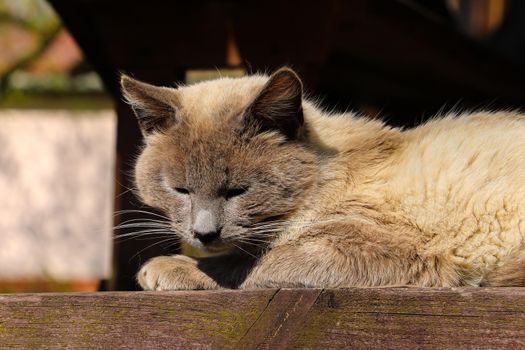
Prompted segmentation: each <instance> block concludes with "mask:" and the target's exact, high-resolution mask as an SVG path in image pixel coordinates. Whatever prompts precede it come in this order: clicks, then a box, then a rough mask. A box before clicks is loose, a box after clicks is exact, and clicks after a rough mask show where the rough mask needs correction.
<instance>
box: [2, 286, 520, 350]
mask: <svg viewBox="0 0 525 350" xmlns="http://www.w3.org/2000/svg"><path fill="white" fill-rule="evenodd" d="M51 348H52V349H57V348H67V349H80V348H86V349H123V348H140V349H160V348H169V349H216V348H218V349H222V348H233V349H257V348H264V349H285V348H290V349H292V348H299V349H323V348H324V349H348V348H352V349H360V348H392V349H410V348H428V349H435V348H440V349H444V348H450V349H464V348H476V349H494V348H511V349H512V348H514V349H519V348H525V288H478V289H475V288H459V289H445V288H443V289H421V288H369V289H341V290H316V289H306V290H301V289H293V290H291V289H283V290H279V291H278V290H253V291H189V292H113V293H64V294H56V293H55V294H49V293H47V294H12V295H9V294H4V295H0V349H51Z"/></svg>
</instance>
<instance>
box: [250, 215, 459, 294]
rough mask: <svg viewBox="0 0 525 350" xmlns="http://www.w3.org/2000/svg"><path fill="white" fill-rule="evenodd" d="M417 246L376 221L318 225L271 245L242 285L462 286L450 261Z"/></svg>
mask: <svg viewBox="0 0 525 350" xmlns="http://www.w3.org/2000/svg"><path fill="white" fill-rule="evenodd" d="M416 249H417V247H416V245H415V244H414V243H413V242H411V241H410V240H408V239H407V238H405V237H403V235H402V234H395V235H394V234H392V232H391V231H390V230H389V229H388V228H382V227H380V226H378V225H374V224H362V223H359V224H356V223H344V222H343V223H337V224H331V225H324V226H319V227H315V228H311V229H309V230H308V231H305V232H304V233H302V234H301V235H300V236H299V237H297V238H295V239H293V240H290V241H288V242H284V243H283V244H280V245H278V246H276V247H274V248H273V249H271V250H270V251H269V252H268V253H267V254H266V255H265V256H264V257H263V258H262V259H261V260H260V261H259V262H258V263H257V264H256V266H255V267H254V268H253V269H252V271H251V272H250V274H249V275H248V276H247V278H246V280H245V281H244V282H243V283H242V284H241V286H240V288H243V289H250V288H294V287H311V288H315V287H317V288H341V287H357V286H360V287H365V286H400V285H418V286H449V285H457V284H458V283H457V281H458V280H457V278H458V275H457V273H456V272H455V271H454V269H451V266H450V264H448V263H447V262H446V261H445V260H444V259H441V258H437V257H435V256H434V257H426V258H423V257H421V256H420V255H419V254H418V252H417V250H416Z"/></svg>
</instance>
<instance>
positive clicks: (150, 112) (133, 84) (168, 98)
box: [120, 74, 177, 136]
mask: <svg viewBox="0 0 525 350" xmlns="http://www.w3.org/2000/svg"><path fill="white" fill-rule="evenodd" d="M120 86H121V88H122V95H123V96H124V98H125V99H126V101H127V102H128V103H129V104H130V106H131V108H132V109H133V112H135V115H136V116H137V120H138V122H139V126H140V129H141V131H142V134H143V135H144V136H147V135H150V134H152V133H154V132H156V131H163V130H166V129H167V128H169V127H170V126H172V125H174V124H175V123H176V121H177V116H176V106H177V95H176V92H175V90H174V89H172V88H167V87H159V86H153V85H150V84H147V83H143V82H141V81H138V80H135V79H133V78H130V77H128V76H127V75H124V74H123V75H122V76H121V78H120Z"/></svg>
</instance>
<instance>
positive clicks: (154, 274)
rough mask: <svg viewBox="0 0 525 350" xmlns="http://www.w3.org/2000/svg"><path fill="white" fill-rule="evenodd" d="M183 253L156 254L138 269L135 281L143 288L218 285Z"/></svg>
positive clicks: (176, 288) (173, 288) (186, 287)
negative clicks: (156, 255)
mask: <svg viewBox="0 0 525 350" xmlns="http://www.w3.org/2000/svg"><path fill="white" fill-rule="evenodd" d="M197 264H198V261H197V260H195V259H192V258H190V257H187V256H184V255H173V256H158V257H155V258H153V259H150V260H149V261H148V262H146V263H145V264H144V265H143V266H142V267H141V268H140V270H139V272H138V274H137V281H138V283H139V285H140V286H141V287H142V289H144V290H158V291H160V290H185V289H186V290H187V289H217V288H219V285H218V284H217V282H216V281H214V280H213V279H212V278H210V277H209V276H207V275H206V274H205V273H203V272H202V271H201V270H199V268H198V267H197Z"/></svg>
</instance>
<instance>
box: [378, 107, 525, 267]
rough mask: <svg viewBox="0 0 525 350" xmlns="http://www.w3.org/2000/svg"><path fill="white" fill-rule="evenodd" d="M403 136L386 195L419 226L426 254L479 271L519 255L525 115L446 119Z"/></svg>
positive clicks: (523, 230) (523, 235)
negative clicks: (437, 255)
mask: <svg viewBox="0 0 525 350" xmlns="http://www.w3.org/2000/svg"><path fill="white" fill-rule="evenodd" d="M405 136H406V144H405V148H404V150H403V151H402V152H400V153H399V155H398V156H397V158H396V159H395V162H394V163H395V165H394V166H393V167H392V169H391V170H390V173H389V178H388V181H387V183H388V190H387V192H386V193H387V194H386V197H387V202H390V203H391V205H392V208H395V209H393V210H394V211H396V212H397V214H398V215H401V216H402V217H404V218H405V219H406V220H407V222H409V223H411V224H413V225H414V226H415V227H417V228H418V229H419V230H421V234H422V241H424V242H425V245H426V246H425V251H426V252H427V253H428V254H434V253H435V254H443V253H446V254H450V257H451V259H453V260H454V261H455V262H456V263H458V264H462V265H464V266H468V268H469V269H472V268H473V267H475V268H478V269H480V270H484V269H487V268H490V266H494V265H495V264H499V263H502V262H503V261H505V259H508V258H509V257H510V256H511V255H516V254H523V250H524V249H525V246H524V240H525V205H524V204H523V198H524V196H525V117H524V116H523V115H520V114H518V113H513V112H498V113H482V112H480V113H473V114H469V115H463V116H457V117H451V116H449V117H445V118H442V119H436V120H433V121H430V122H429V123H427V124H425V125H423V126H421V127H418V128H415V129H412V130H408V131H406V132H405ZM520 252H521V253H520Z"/></svg>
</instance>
